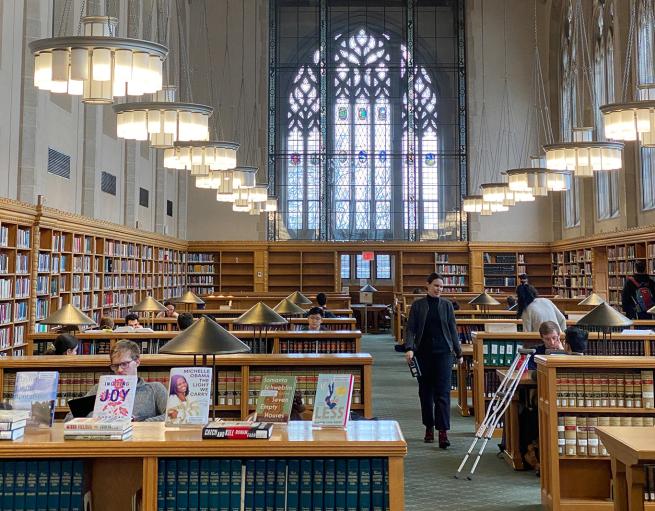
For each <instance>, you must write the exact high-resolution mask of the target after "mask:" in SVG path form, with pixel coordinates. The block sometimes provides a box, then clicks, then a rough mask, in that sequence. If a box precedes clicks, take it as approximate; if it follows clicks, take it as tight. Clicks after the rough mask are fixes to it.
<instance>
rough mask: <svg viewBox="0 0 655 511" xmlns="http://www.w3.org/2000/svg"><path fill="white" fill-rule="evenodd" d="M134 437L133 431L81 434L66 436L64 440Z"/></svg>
mask: <svg viewBox="0 0 655 511" xmlns="http://www.w3.org/2000/svg"><path fill="white" fill-rule="evenodd" d="M131 437H132V430H130V431H126V432H125V433H104V432H102V433H101V432H96V433H89V432H87V433H80V434H74V435H70V434H64V440H127V439H128V438H131Z"/></svg>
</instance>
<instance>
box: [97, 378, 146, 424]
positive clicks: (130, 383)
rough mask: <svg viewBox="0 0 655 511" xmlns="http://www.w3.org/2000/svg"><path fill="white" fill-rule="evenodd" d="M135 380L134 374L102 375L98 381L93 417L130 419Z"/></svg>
mask: <svg viewBox="0 0 655 511" xmlns="http://www.w3.org/2000/svg"><path fill="white" fill-rule="evenodd" d="M137 380H138V378H137V376H136V375H115V374H111V375H108V374H105V375H102V376H101V377H100V381H99V382H98V392H97V393H96V402H95V405H94V407H93V417H123V418H127V419H131V418H132V410H133V409H134V396H135V394H136V384H137Z"/></svg>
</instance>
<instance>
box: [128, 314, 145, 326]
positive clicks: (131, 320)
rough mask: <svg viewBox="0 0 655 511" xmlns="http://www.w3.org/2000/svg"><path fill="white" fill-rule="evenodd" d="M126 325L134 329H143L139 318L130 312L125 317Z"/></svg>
mask: <svg viewBox="0 0 655 511" xmlns="http://www.w3.org/2000/svg"><path fill="white" fill-rule="evenodd" d="M125 325H126V326H131V327H132V328H141V323H139V316H138V315H136V314H135V313H134V312H130V313H129V314H128V315H127V316H125Z"/></svg>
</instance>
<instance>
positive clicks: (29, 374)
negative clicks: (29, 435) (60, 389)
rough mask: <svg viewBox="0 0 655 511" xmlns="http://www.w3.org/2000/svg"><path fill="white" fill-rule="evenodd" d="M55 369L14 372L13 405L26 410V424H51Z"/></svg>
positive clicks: (54, 401) (54, 391) (55, 389)
mask: <svg viewBox="0 0 655 511" xmlns="http://www.w3.org/2000/svg"><path fill="white" fill-rule="evenodd" d="M58 382H59V373H58V372H57V371H19V372H17V373H16V383H15V386H14V402H13V407H14V409H16V410H28V411H29V412H30V418H29V420H28V421H27V425H28V426H48V427H50V426H52V423H53V421H54V419H55V403H56V399H57V383H58Z"/></svg>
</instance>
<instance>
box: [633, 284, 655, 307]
mask: <svg viewBox="0 0 655 511" xmlns="http://www.w3.org/2000/svg"><path fill="white" fill-rule="evenodd" d="M628 280H630V282H632V283H633V284H634V285H635V286H637V289H636V290H635V296H634V297H633V300H634V302H635V305H636V308H637V312H646V311H648V309H650V308H651V307H652V306H653V305H655V301H654V300H653V295H652V293H651V292H650V282H641V283H639V282H637V281H636V280H635V278H634V277H628Z"/></svg>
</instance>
